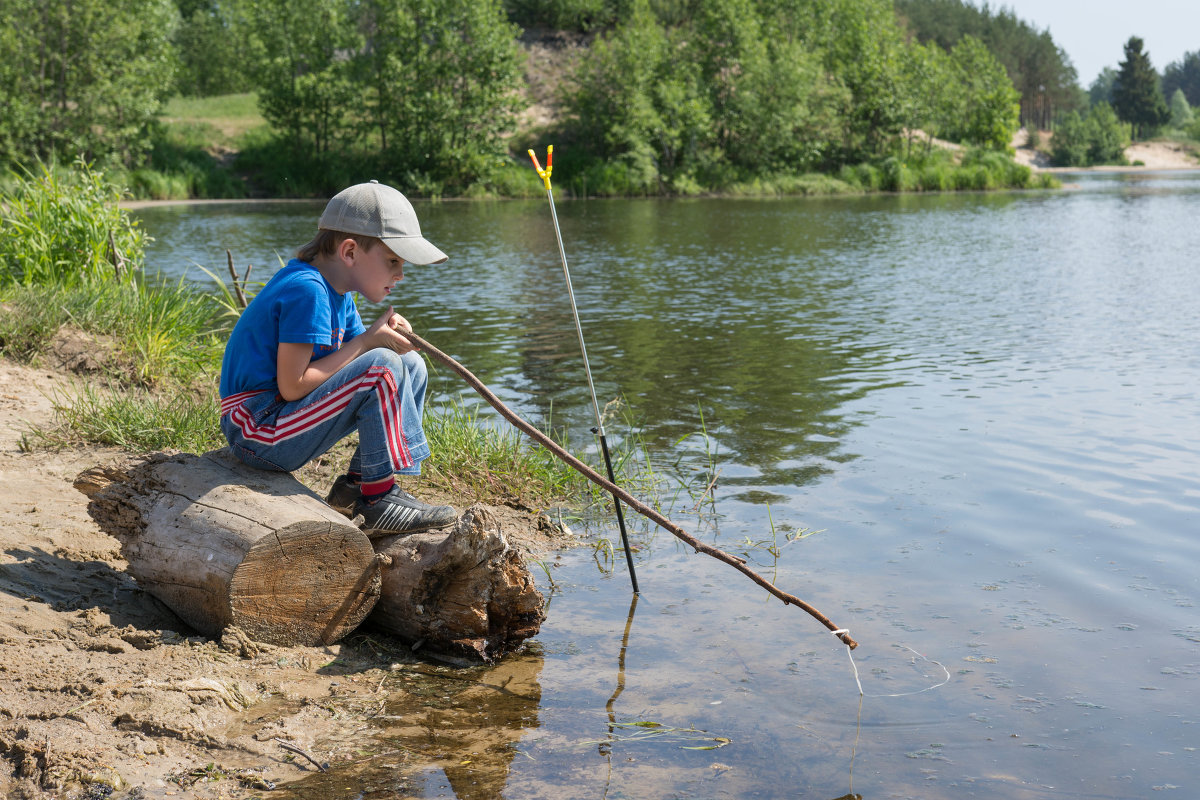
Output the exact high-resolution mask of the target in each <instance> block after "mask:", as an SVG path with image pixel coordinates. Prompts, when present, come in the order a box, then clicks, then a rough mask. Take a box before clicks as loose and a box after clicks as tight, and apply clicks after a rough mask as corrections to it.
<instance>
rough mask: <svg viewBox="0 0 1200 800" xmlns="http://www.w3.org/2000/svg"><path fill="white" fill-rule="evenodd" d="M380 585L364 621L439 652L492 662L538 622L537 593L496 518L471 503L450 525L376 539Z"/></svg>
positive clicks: (535, 629)
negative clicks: (379, 564)
mask: <svg viewBox="0 0 1200 800" xmlns="http://www.w3.org/2000/svg"><path fill="white" fill-rule="evenodd" d="M373 544H374V545H375V550H376V551H377V552H378V553H380V554H382V555H384V556H386V557H387V558H385V559H384V560H383V567H382V571H383V587H382V591H381V592H380V597H379V602H378V603H377V604H376V605H375V608H374V610H373V611H372V612H371V614H370V616H369V617H368V618H367V622H368V623H369V624H371V625H374V626H375V627H377V628H381V629H382V630H385V631H387V632H389V633H392V634H396V635H398V636H400V637H402V638H404V639H406V640H408V641H410V642H413V643H414V644H420V645H421V646H422V647H424V648H426V649H428V650H431V651H433V652H434V653H436V654H438V655H442V656H447V655H448V656H451V657H455V658H467V659H470V660H474V661H479V660H482V661H486V662H490V661H494V660H496V659H497V658H499V657H500V656H503V655H504V654H505V653H508V652H510V651H512V650H513V649H514V648H516V646H517V645H519V644H520V643H521V642H522V641H524V640H525V639H527V638H529V637H530V636H533V635H534V634H536V633H537V632H538V629H539V628H540V627H541V623H542V619H543V618H544V613H543V610H542V595H541V593H540V592H538V591H537V589H536V588H535V586H534V582H533V576H532V575H530V573H529V569H528V568H527V567H526V565H525V562H524V560H523V559H522V558H521V556H520V555H519V554H518V553H517V551H516V550H515V549H514V548H512V547H510V546H509V544H508V542H507V540H506V539H505V536H504V534H503V532H502V531H501V528H500V524H499V523H498V522H497V521H496V519H495V517H494V516H493V515H492V514H491V512H489V511H488V510H487V508H486V507H485V506H483V505H480V504H476V505H473V506H471V507H470V508H469V509H467V511H466V512H465V513H464V514H463V515H462V516H460V517H459V518H458V520H457V522H455V524H454V527H453V528H451V529H450V531H449V532H446V531H431V532H427V533H414V534H409V535H407V536H385V537H381V538H379V539H376V540H374V542H373Z"/></svg>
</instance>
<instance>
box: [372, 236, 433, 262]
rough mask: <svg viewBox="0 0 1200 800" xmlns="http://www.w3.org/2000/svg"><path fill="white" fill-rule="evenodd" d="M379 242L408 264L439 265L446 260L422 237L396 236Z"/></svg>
mask: <svg viewBox="0 0 1200 800" xmlns="http://www.w3.org/2000/svg"><path fill="white" fill-rule="evenodd" d="M380 241H381V242H383V243H384V244H385V245H387V247H388V249H389V250H391V251H392V252H393V253H395V254H396V255H398V256H400V257H401V258H403V259H404V260H405V261H407V262H408V263H409V264H441V263H442V262H443V261H445V260H446V258H447V256H446V254H445V253H443V252H442V251H441V250H439V249H438V248H436V247H434V246H433V244H431V243H430V242H429V240H427V239H425V238H424V237H422V236H398V237H395V238H387V239H380Z"/></svg>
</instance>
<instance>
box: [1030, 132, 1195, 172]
mask: <svg viewBox="0 0 1200 800" xmlns="http://www.w3.org/2000/svg"><path fill="white" fill-rule="evenodd" d="M1051 136H1052V134H1051V133H1050V132H1049V131H1043V132H1042V134H1041V137H1042V142H1043V146H1045V144H1046V143H1048V142H1049V140H1050V137H1051ZM1026 137H1027V135H1026V132H1025V130H1024V129H1023V128H1022V129H1021V130H1020V131H1018V132H1017V135H1016V136H1015V137H1014V138H1013V144H1012V146H1013V147H1014V148H1016V154H1015V155H1014V156H1013V159H1014V160H1015V161H1016V162H1017V163H1018V164H1025V165H1026V166H1029V167H1033V168H1034V169H1036V170H1039V171H1045V172H1078V171H1080V170H1084V169H1086V170H1088V171H1093V172H1118V171H1131V170H1138V171H1140V170H1158V169H1200V161H1198V160H1197V159H1196V157H1195V156H1193V155H1192V154H1191V153H1189V152H1188V151H1187V150H1186V149H1185V148H1184V147H1183V146H1182V145H1179V144H1177V143H1175V142H1135V143H1134V144H1131V145H1130V146H1129V147H1127V148H1125V160H1126V161H1128V162H1129V164H1130V165H1134V164H1137V162H1141V163H1140V164H1137V166H1120V167H1119V166H1102V167H1052V166H1050V157H1049V156H1048V155H1046V154H1045V153H1043V152H1041V151H1039V150H1031V149H1029V148H1027V147H1025V142H1026Z"/></svg>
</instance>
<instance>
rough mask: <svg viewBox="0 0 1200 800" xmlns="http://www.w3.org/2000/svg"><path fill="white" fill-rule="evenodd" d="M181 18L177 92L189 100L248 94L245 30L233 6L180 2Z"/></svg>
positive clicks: (175, 39)
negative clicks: (237, 18) (240, 93)
mask: <svg viewBox="0 0 1200 800" xmlns="http://www.w3.org/2000/svg"><path fill="white" fill-rule="evenodd" d="M177 4H178V6H179V13H180V16H181V20H180V24H179V27H178V28H177V29H176V30H175V35H174V37H173V43H174V45H175V50H176V52H177V53H178V59H179V65H178V70H177V72H176V75H175V91H177V92H178V93H179V94H181V95H184V96H186V97H212V96H214V95H225V94H234V93H238V92H249V91H251V90H252V89H253V88H254V87H253V82H252V80H251V78H250V70H249V64H250V60H249V59H248V58H247V56H248V53H247V48H248V46H249V42H248V41H247V37H246V29H245V28H244V27H243V26H241V25H239V24H237V23H236V20H235V18H234V15H233V14H232V13H231V9H232V7H233V5H234V4H232V3H217V2H215V0H204V1H203V2H191V1H190V0H177Z"/></svg>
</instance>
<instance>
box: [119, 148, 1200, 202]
mask: <svg viewBox="0 0 1200 800" xmlns="http://www.w3.org/2000/svg"><path fill="white" fill-rule="evenodd" d="M1042 135H1043V137H1049V135H1050V134H1049V132H1045V133H1043V134H1042ZM1023 145H1024V130H1022V131H1021V132H1020V133H1019V134H1018V136H1017V137H1016V138H1014V140H1013V146H1014V155H1013V160H1015V161H1016V162H1017V163H1018V164H1024V165H1025V166H1027V167H1030V168H1031V169H1033V170H1036V171H1037V172H1048V173H1053V174H1061V173H1076V172H1126V173H1146V172H1156V173H1157V172H1186V171H1194V170H1200V160H1197V158H1196V157H1195V156H1193V155H1192V154H1191V153H1190V152H1189V151H1187V150H1186V149H1185V148H1184V147H1183V146H1182V145H1179V144H1177V143H1175V142H1136V143H1134V144H1132V145H1130V146H1129V147H1128V148H1126V150H1125V158H1126V160H1127V161H1129V163H1128V164H1119V165H1118V164H1104V165H1101V166H1095V167H1054V166H1051V165H1050V157H1049V156H1048V155H1047V154H1046V153H1045V152H1043V151H1041V150H1032V149H1030V148H1027V147H1024V146H1023ZM1135 162H1140V163H1135ZM420 199H425V198H420ZM455 199H461V198H452V197H445V198H442V200H443V201H450V200H455ZM320 202H322V199H321V198H317V197H223V198H206V199H199V198H186V199H182V200H123V201H121V204H120V205H121V208H124V209H126V210H129V211H136V210H138V209H142V208H156V207H159V206H178V205H191V206H199V205H219V204H222V203H226V204H228V203H240V204H257V203H320Z"/></svg>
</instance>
